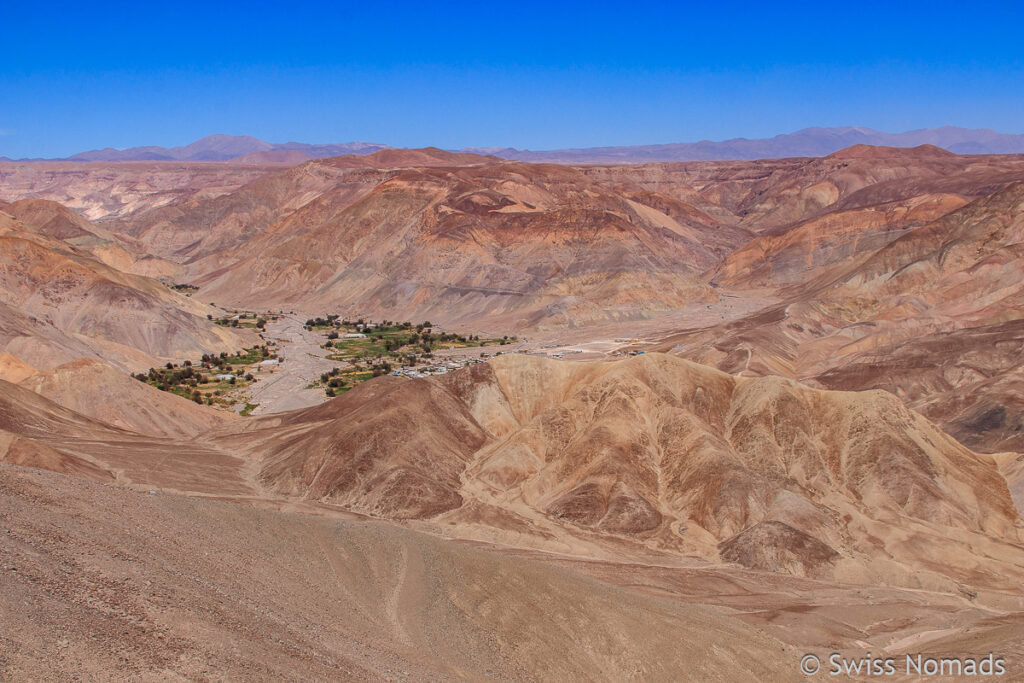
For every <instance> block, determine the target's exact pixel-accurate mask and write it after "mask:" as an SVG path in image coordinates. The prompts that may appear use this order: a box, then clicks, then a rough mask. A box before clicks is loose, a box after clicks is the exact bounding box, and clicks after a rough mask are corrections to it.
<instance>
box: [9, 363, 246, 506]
mask: <svg viewBox="0 0 1024 683" xmlns="http://www.w3.org/2000/svg"><path fill="white" fill-rule="evenodd" d="M144 400H145V401H146V402H147V403H150V404H151V403H152V397H147V398H145V399H144ZM134 410H139V408H138V407H136V408H135V409H134ZM125 412H126V414H128V415H132V414H133V409H132V408H130V407H126V408H125ZM168 417H169V419H170V417H171V416H168ZM136 419H138V418H137V416H136ZM171 429H173V427H171V426H168V427H166V428H165V430H167V431H170V430H171ZM187 429H188V426H187V425H183V426H180V427H178V428H177V431H179V432H185V431H186V430H187ZM0 462H7V463H11V464H16V465H26V466H31V467H37V468H42V469H48V470H53V471H56V472H61V473H67V474H75V475H80V476H85V477H87V478H92V479H98V480H104V481H115V482H117V483H118V484H123V485H129V486H140V487H160V488H163V489H165V490H169V491H186V492H189V493H193V494H199V495H210V494H213V495H217V496H222V497H236V496H241V497H245V496H249V495H252V494H253V493H254V488H253V487H252V486H251V485H250V484H249V483H248V482H247V481H246V480H245V475H244V473H243V465H244V463H243V462H242V461H241V460H240V459H238V458H237V457H235V456H234V454H232V453H227V452H223V451H220V450H217V449H214V448H211V447H209V446H207V445H203V444H200V443H197V442H195V441H192V440H185V439H183V438H181V437H175V438H166V437H162V436H157V435H151V434H140V433H139V432H135V431H129V430H127V429H121V428H119V427H115V426H113V425H110V424H107V423H105V422H101V421H99V420H96V419H93V418H91V417H86V416H85V415H82V414H80V413H77V412H75V411H72V410H69V409H67V408H65V407H63V406H61V405H58V404H57V403H55V402H53V401H51V400H49V399H47V398H45V397H43V396H42V395H40V394H37V393H36V392H34V391H31V390H29V389H27V388H24V387H21V386H18V385H15V384H11V383H9V382H6V381H4V380H0Z"/></svg>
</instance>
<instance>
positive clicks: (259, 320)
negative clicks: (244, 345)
mask: <svg viewBox="0 0 1024 683" xmlns="http://www.w3.org/2000/svg"><path fill="white" fill-rule="evenodd" d="M206 319H207V320H213V322H215V323H217V324H218V325H220V326H222V327H238V326H239V325H240V324H241V323H239V321H240V320H255V321H256V322H255V323H254V324H255V325H256V327H257V328H258V329H260V330H263V329H266V327H267V322H268V321H267V318H264V317H263V316H259V315H256V314H255V313H239V314H238V315H237V316H226V317H223V318H216V319H214V317H213V314H207V316H206Z"/></svg>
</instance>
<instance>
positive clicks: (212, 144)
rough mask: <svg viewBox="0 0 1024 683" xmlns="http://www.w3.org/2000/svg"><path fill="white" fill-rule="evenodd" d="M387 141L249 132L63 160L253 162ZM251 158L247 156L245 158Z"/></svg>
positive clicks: (349, 150)
mask: <svg viewBox="0 0 1024 683" xmlns="http://www.w3.org/2000/svg"><path fill="white" fill-rule="evenodd" d="M385 148H387V145H378V144H374V143H371V142H345V143H341V144H329V145H307V144H304V143H301V142H286V143H283V144H274V143H271V142H265V141H263V140H260V139H258V138H254V137H250V136H248V135H208V136H207V137H205V138H202V139H201V140H196V141H195V142H193V143H192V144H190V145H185V146H183V147H157V146H148V147H131V148H129V149H114V148H112V147H108V148H106V149H94V150H90V151H88V152H80V153H79V154H75V155H74V156H70V157H68V158H67V159H66V161H229V160H232V159H239V158H242V157H251V160H252V161H253V162H254V163H258V162H259V161H261V160H263V159H262V158H265V160H266V161H269V162H274V161H279V160H281V161H283V160H288V161H296V162H301V161H303V160H304V159H303V155H305V158H306V159H317V158H322V157H336V156H341V155H343V154H372V153H373V152H376V151H378V150H381V149H385ZM247 160H250V159H247Z"/></svg>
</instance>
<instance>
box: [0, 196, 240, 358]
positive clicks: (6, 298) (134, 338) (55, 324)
mask: <svg viewBox="0 0 1024 683" xmlns="http://www.w3.org/2000/svg"><path fill="white" fill-rule="evenodd" d="M0 304H3V307H4V308H3V310H2V311H0V314H2V316H3V317H4V318H6V319H7V320H8V324H9V327H8V328H7V330H6V332H5V334H4V336H3V337H0V349H2V350H5V351H8V352H10V353H12V354H14V355H16V356H18V357H19V358H22V359H23V360H24V361H25V362H27V363H29V364H30V365H32V366H34V367H36V368H38V369H41V370H48V369H52V368H53V367H55V366H56V365H60V364H62V363H64V362H67V361H69V360H73V359H76V358H80V357H83V356H86V357H88V356H93V357H101V358H105V359H108V360H110V361H112V362H115V363H117V364H119V365H121V366H122V367H127V368H131V369H145V368H148V367H151V366H153V365H157V364H161V363H162V361H163V360H164V359H178V358H196V357H198V356H200V355H202V354H203V353H208V352H209V353H213V352H217V353H219V352H220V351H235V350H238V349H240V348H242V347H244V346H245V345H246V342H247V339H246V337H245V336H244V335H242V334H238V333H235V332H232V331H230V330H227V329H225V328H220V327H218V326H216V325H215V324H214V323H212V322H210V321H209V320H207V318H206V316H207V315H208V314H212V313H214V312H215V311H214V310H213V309H212V308H210V307H208V306H206V305H204V304H201V303H199V302H198V301H196V300H193V299H191V298H188V297H184V296H182V295H180V294H178V293H176V292H174V291H172V290H170V289H169V288H168V287H167V286H166V285H163V284H161V283H160V282H157V281H156V280H151V279H149V278H145V277H141V276H137V275H131V274H128V273H124V272H121V271H119V270H116V269H114V268H111V267H110V266H107V265H106V264H103V263H100V262H99V261H96V260H94V259H93V258H92V257H91V256H90V255H88V254H87V253H85V252H83V251H82V250H80V249H79V248H77V247H75V246H73V245H71V244H68V243H66V242H64V241H62V240H57V239H54V238H52V237H48V236H46V235H44V234H41V233H40V232H39V231H37V230H36V229H34V228H33V227H31V226H27V225H25V224H23V223H20V222H18V221H16V220H13V219H12V218H10V217H9V216H8V215H7V214H4V213H0ZM19 317H22V318H24V317H28V318H34V319H35V320H36V321H38V322H36V323H30V324H28V325H25V326H19V325H18V324H17V323H16V322H15V320H16V319H17V318H19ZM5 326H6V325H5ZM33 328H36V329H39V328H42V330H43V332H42V333H41V334H39V335H36V334H33V333H32V330H33ZM33 340H35V341H37V342H38V344H39V348H35V349H32V348H26V346H31V342H32V341H33Z"/></svg>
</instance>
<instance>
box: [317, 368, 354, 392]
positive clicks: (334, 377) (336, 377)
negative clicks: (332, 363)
mask: <svg viewBox="0 0 1024 683" xmlns="http://www.w3.org/2000/svg"><path fill="white" fill-rule="evenodd" d="M320 381H321V382H323V384H324V391H325V392H326V394H327V395H328V396H331V397H334V396H337V395H338V394H339V393H340V392H341V389H343V388H344V387H345V385H346V384H348V382H347V381H346V380H345V378H344V377H342V376H341V370H340V369H338V368H334V369H333V370H331V371H330V372H325V373H324V374H322V375H320Z"/></svg>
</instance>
